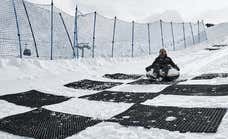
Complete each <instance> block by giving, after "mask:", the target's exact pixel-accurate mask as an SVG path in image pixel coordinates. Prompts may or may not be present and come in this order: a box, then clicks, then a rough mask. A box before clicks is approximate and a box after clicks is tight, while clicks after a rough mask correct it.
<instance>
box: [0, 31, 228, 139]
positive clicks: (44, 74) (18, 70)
mask: <svg viewBox="0 0 228 139" xmlns="http://www.w3.org/2000/svg"><path fill="white" fill-rule="evenodd" d="M215 31H216V30H215ZM218 42H219V44H226V43H227V42H228V39H224V38H222V39H217V40H216V42H213V41H211V42H210V43H207V42H205V43H202V44H200V45H196V46H194V47H191V48H187V49H183V50H178V51H174V52H169V55H170V56H171V57H172V58H173V59H174V61H175V62H176V63H177V64H178V65H179V66H180V69H181V77H180V78H181V79H186V78H187V79H191V78H193V77H195V76H197V75H199V74H201V73H210V72H212V73H213V72H218V73H220V72H227V73H228V59H227V57H228V53H227V52H228V47H224V48H222V49H221V50H219V51H206V50H205V48H207V47H208V46H211V45H212V44H214V43H218ZM156 56H157V54H154V55H151V56H146V57H137V58H114V59H112V58H95V59H79V60H75V59H72V60H54V61H49V60H40V59H22V60H21V59H16V58H1V59H0V77H1V78H0V95H5V94H14V93H18V92H23V91H27V90H31V89H37V90H40V91H43V92H46V93H50V94H56V95H65V96H70V97H72V96H73V97H76V98H74V99H72V100H70V101H67V102H64V103H60V104H56V105H50V106H46V108H48V109H50V110H55V111H59V112H66V113H71V114H79V115H84V116H92V117H94V118H100V119H107V118H110V117H112V116H114V115H116V114H119V113H120V112H122V111H124V110H126V109H128V108H129V107H130V106H132V105H133V104H123V103H119V104H116V103H110V102H109V103H107V102H95V101H88V100H80V99H78V98H77V97H79V96H82V95H87V94H93V93H96V92H97V91H85V90H74V89H69V88H66V87H64V86H63V85H64V84H66V83H69V82H73V81H78V80H81V79H93V80H101V81H110V79H104V78H102V76H103V75H104V74H106V73H118V72H121V73H134V74H144V73H145V71H144V68H145V67H146V66H148V65H149V64H151V63H152V61H153V60H154V58H155V57H156ZM125 82H129V81H125ZM201 82H204V83H206V84H210V83H213V84H224V83H227V82H228V79H227V78H225V79H213V80H210V82H208V81H201ZM186 83H188V82H186ZM197 83H199V82H197ZM191 84H194V83H191ZM165 87H166V86H164V85H149V86H140V87H139V86H129V85H121V86H118V87H115V88H113V89H112V90H117V91H118V90H121V91H135V92H159V91H161V90H163V89H164V88H165ZM159 98H160V99H159V100H158V99H155V100H149V101H147V102H145V103H146V104H148V105H159V106H166V105H169V106H182V105H184V106H185V107H191V106H204V107H224V108H228V102H227V101H226V100H227V97H216V99H215V98H211V97H176V96H175V97H173V96H162V95H161V96H159ZM186 102H189V103H186ZM1 105H2V106H3V107H4V109H1V110H0V115H1V116H4V117H5V116H9V115H12V114H15V113H22V112H25V111H30V109H28V108H25V107H20V108H19V107H17V108H15V107H16V106H15V105H12V104H9V103H7V102H4V101H2V102H1ZM91 107H93V110H91ZM227 131H228V114H226V116H225V117H224V119H223V121H222V123H221V126H220V127H219V129H218V133H216V134H193V133H185V134H182V133H178V132H169V131H166V130H159V129H150V130H148V129H144V128H137V127H129V128H126V127H123V126H121V125H119V124H116V123H101V124H98V125H96V126H94V127H90V128H88V129H86V130H84V131H82V132H80V133H79V134H77V135H74V136H72V137H69V138H72V139H91V138H94V139H107V138H108V139H119V138H123V139H125V138H127V139H139V138H140V139H157V138H159V139H201V138H207V139H226V138H228V132H227ZM0 138H3V139H6V138H14V139H22V138H23V137H19V136H13V135H11V134H8V133H4V132H0Z"/></svg>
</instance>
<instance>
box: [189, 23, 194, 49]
mask: <svg viewBox="0 0 228 139" xmlns="http://www.w3.org/2000/svg"><path fill="white" fill-rule="evenodd" d="M189 25H190V29H191V34H192V42H193V45H195V37H194V32H193V28H192V23H191V22H190V23H189Z"/></svg>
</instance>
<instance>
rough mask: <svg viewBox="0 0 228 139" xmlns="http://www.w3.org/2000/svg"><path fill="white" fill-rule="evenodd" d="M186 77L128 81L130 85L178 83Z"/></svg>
mask: <svg viewBox="0 0 228 139" xmlns="http://www.w3.org/2000/svg"><path fill="white" fill-rule="evenodd" d="M185 81H186V79H184V80H174V81H155V80H150V79H139V80H137V81H134V82H131V83H128V84H130V85H152V84H158V85H159V84H161V85H172V84H178V83H180V82H185Z"/></svg>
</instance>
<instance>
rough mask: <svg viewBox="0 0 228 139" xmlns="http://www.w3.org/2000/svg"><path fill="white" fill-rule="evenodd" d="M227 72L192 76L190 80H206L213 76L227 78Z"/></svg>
mask: <svg viewBox="0 0 228 139" xmlns="http://www.w3.org/2000/svg"><path fill="white" fill-rule="evenodd" d="M227 77H228V73H210V74H202V75H200V76H197V77H195V78H193V79H192V80H205V79H206V80H207V79H214V78H227Z"/></svg>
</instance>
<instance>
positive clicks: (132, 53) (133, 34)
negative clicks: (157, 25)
mask: <svg viewBox="0 0 228 139" xmlns="http://www.w3.org/2000/svg"><path fill="white" fill-rule="evenodd" d="M134 39H135V21H132V39H131V46H132V48H131V57H134Z"/></svg>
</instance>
